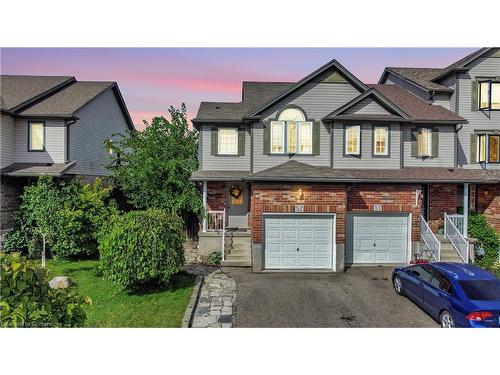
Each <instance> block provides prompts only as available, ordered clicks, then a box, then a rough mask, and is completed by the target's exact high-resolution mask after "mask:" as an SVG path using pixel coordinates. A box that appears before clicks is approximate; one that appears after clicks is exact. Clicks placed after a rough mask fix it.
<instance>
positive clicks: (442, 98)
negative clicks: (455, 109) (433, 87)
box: [432, 94, 451, 110]
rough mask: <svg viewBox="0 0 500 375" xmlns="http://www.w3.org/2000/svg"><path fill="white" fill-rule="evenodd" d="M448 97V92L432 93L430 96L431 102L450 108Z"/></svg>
mask: <svg viewBox="0 0 500 375" xmlns="http://www.w3.org/2000/svg"><path fill="white" fill-rule="evenodd" d="M450 98H451V97H450V95H449V94H434V96H433V97H432V104H433V105H440V106H442V107H444V108H446V109H450V110H451V103H450Z"/></svg>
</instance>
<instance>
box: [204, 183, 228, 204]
mask: <svg viewBox="0 0 500 375" xmlns="http://www.w3.org/2000/svg"><path fill="white" fill-rule="evenodd" d="M225 203H226V183H225V182H213V181H209V182H207V205H208V209H209V210H212V211H221V210H223V209H224V206H225Z"/></svg>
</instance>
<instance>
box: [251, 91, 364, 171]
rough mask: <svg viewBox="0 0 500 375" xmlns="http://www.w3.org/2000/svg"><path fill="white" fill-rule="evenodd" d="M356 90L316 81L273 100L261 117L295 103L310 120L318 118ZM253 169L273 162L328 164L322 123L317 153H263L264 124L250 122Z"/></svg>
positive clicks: (327, 144) (269, 116)
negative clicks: (289, 154) (289, 161)
mask: <svg viewBox="0 0 500 375" xmlns="http://www.w3.org/2000/svg"><path fill="white" fill-rule="evenodd" d="M359 94H360V92H359V91H358V90H357V89H356V88H355V87H354V86H352V85H351V84H348V83H318V82H312V83H309V84H307V85H305V86H304V87H302V88H300V89H299V90H297V91H296V92H294V93H292V94H291V95H289V96H288V97H286V98H284V99H283V100H281V101H280V102H278V103H276V104H275V105H274V106H272V107H271V108H270V109H268V110H267V111H266V112H265V113H264V114H263V118H264V119H265V120H271V119H274V118H276V115H277V113H278V111H279V110H281V109H283V108H285V107H286V106H288V105H296V106H299V107H300V108H302V110H304V112H305V113H306V116H307V118H308V119H310V120H316V121H318V120H320V119H321V118H323V117H324V116H326V115H328V114H330V113H331V112H333V111H334V110H336V109H338V108H339V107H341V106H342V105H344V104H346V103H347V102H349V101H350V100H352V99H354V98H355V97H357V96H358V95H359ZM253 127H254V128H253V129H254V130H253V135H254V136H253V152H254V154H253V172H254V173H255V172H259V171H261V170H264V169H267V168H271V167H273V166H275V165H278V164H281V163H284V162H287V161H288V160H291V159H293V160H297V161H301V162H304V163H308V164H311V165H317V166H330V159H331V154H330V149H331V147H330V133H329V129H327V128H326V126H325V125H324V124H321V126H320V154H319V155H311V156H307V155H294V156H291V157H289V156H285V155H264V144H263V142H264V125H263V123H262V122H261V123H256V124H254V125H253Z"/></svg>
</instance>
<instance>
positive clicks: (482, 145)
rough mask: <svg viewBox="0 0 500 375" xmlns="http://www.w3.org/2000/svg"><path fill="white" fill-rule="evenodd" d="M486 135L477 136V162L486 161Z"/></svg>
mask: <svg viewBox="0 0 500 375" xmlns="http://www.w3.org/2000/svg"><path fill="white" fill-rule="evenodd" d="M486 140H487V136H486V134H479V135H478V136H477V161H478V162H485V161H486Z"/></svg>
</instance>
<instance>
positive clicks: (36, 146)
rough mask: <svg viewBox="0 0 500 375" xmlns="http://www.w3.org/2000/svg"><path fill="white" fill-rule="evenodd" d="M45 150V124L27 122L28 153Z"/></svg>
mask: <svg viewBox="0 0 500 375" xmlns="http://www.w3.org/2000/svg"><path fill="white" fill-rule="evenodd" d="M44 150H45V123H44V122H38V121H30V122H28V151H44Z"/></svg>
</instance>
